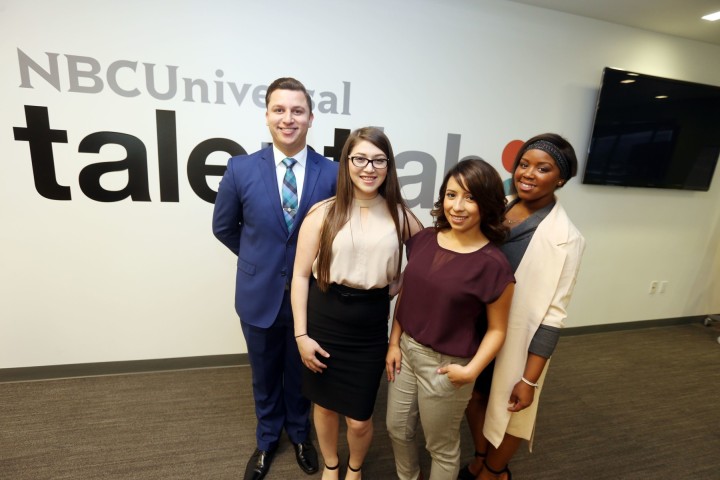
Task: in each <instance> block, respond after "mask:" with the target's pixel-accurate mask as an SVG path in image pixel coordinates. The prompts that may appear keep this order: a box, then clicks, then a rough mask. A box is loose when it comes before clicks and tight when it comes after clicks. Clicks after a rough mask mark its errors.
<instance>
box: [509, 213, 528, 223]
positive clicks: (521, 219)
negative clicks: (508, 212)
mask: <svg viewBox="0 0 720 480" xmlns="http://www.w3.org/2000/svg"><path fill="white" fill-rule="evenodd" d="M529 217H530V215H528V216H527V217H523V218H518V219H517V220H513V219H510V218H507V217H505V223H507V224H508V225H514V224H516V223H520V222H524V221H525V220H527V219H528V218H529Z"/></svg>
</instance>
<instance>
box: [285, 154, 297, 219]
mask: <svg viewBox="0 0 720 480" xmlns="http://www.w3.org/2000/svg"><path fill="white" fill-rule="evenodd" d="M282 163H283V164H284V165H285V166H286V167H287V170H285V178H283V186H282V208H283V214H284V215H285V224H286V225H287V228H288V231H289V230H292V225H293V221H294V220H295V213H297V208H298V195H297V181H296V180H295V174H294V173H293V171H292V168H293V167H294V166H295V164H296V163H297V160H295V159H294V158H286V159H285V160H283V161H282Z"/></svg>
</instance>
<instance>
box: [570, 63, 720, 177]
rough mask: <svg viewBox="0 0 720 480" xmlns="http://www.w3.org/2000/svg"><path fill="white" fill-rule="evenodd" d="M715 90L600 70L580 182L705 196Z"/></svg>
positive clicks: (719, 141) (715, 137)
mask: <svg viewBox="0 0 720 480" xmlns="http://www.w3.org/2000/svg"><path fill="white" fill-rule="evenodd" d="M718 156H720V87H714V86H710V85H702V84H699V83H691V82H685V81H680V80H672V79H668V78H661V77H654V76H651V75H643V74H640V73H635V72H628V71H624V70H618V69H614V68H609V67H606V68H605V69H604V70H603V76H602V85H601V87H600V94H599V96H598V101H597V109H596V112H595V121H594V124H593V129H592V136H591V138H590V147H589V150H588V158H587V163H586V164H585V173H584V175H583V183H585V184H593V185H619V186H625V187H650V188H675V189H681V190H700V191H707V190H708V189H709V188H710V182H711V180H712V177H713V173H714V172H715V166H716V164H717V162H718Z"/></svg>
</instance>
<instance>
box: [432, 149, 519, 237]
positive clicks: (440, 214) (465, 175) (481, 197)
mask: <svg viewBox="0 0 720 480" xmlns="http://www.w3.org/2000/svg"><path fill="white" fill-rule="evenodd" d="M451 177H452V178H454V179H455V181H456V182H458V183H459V184H460V185H462V187H463V188H464V189H465V190H467V191H468V192H470V194H471V195H472V196H473V198H474V199H475V203H476V204H477V206H478V208H479V210H480V231H481V232H482V233H483V234H484V235H485V236H486V237H487V239H488V240H490V241H491V242H492V243H495V244H499V243H502V242H504V241H505V238H506V237H507V233H508V230H509V229H508V227H506V226H505V225H503V220H504V215H505V205H506V204H507V200H506V199H505V192H504V189H503V183H502V180H501V179H500V175H499V174H498V172H497V170H495V169H494V168H493V167H492V166H491V165H490V164H489V163H487V162H486V161H485V160H483V159H482V158H479V157H477V158H470V159H467V160H463V161H461V162H459V163H458V164H457V165H455V166H454V167H453V168H451V169H450V171H449V172H448V173H447V174H446V175H445V179H444V180H443V182H442V185H441V186H440V195H439V196H438V200H437V202H435V205H434V206H433V207H434V208H433V209H432V211H431V212H430V214H431V215H432V216H433V217H434V218H435V229H437V230H445V229H447V228H451V227H450V222H448V219H447V218H446V217H445V209H444V208H443V201H444V199H445V191H446V190H447V184H448V181H449V180H450V178H451Z"/></svg>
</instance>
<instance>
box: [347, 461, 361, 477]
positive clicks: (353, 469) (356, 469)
mask: <svg viewBox="0 0 720 480" xmlns="http://www.w3.org/2000/svg"><path fill="white" fill-rule="evenodd" d="M348 470H350V471H351V472H354V473H357V472H359V471H360V470H362V465H360V466H359V467H358V468H353V467H352V466H351V465H350V459H349V458H348Z"/></svg>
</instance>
